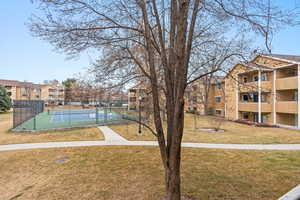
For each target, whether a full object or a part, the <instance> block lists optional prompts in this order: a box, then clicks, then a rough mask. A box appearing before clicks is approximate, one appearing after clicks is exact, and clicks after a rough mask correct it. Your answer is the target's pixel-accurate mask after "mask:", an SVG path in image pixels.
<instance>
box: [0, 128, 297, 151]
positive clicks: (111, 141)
mask: <svg viewBox="0 0 300 200" xmlns="http://www.w3.org/2000/svg"><path fill="white" fill-rule="evenodd" d="M99 129H100V130H101V131H102V132H103V134H104V137H105V140H104V141H75V142H45V143H27V144H8V145H0V151H13V150H25V149H44V148H62V147H86V146H158V143H157V141H128V140H126V139H125V138H123V137H121V136H120V135H119V134H117V133H116V132H114V131H113V130H111V129H110V128H108V127H107V126H101V127H99ZM182 147H191V148H210V149H239V150H300V144H208V143H187V142H183V143H182Z"/></svg>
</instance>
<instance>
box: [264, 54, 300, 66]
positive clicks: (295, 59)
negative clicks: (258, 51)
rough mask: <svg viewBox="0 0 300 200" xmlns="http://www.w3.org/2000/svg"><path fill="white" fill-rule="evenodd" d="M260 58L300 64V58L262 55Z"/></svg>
mask: <svg viewBox="0 0 300 200" xmlns="http://www.w3.org/2000/svg"><path fill="white" fill-rule="evenodd" d="M262 56H265V57H270V58H274V59H279V60H283V61H287V62H296V63H299V64H300V56H296V55H283V54H262Z"/></svg>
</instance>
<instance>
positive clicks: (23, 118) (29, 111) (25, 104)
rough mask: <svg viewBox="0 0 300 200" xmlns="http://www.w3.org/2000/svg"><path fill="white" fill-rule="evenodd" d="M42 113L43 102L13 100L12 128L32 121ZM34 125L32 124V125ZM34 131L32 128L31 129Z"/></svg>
mask: <svg viewBox="0 0 300 200" xmlns="http://www.w3.org/2000/svg"><path fill="white" fill-rule="evenodd" d="M43 112H44V101H39V100H38V101H34V100H14V101H13V128H14V129H15V128H16V127H18V126H20V125H21V124H23V123H25V122H27V121H30V120H31V119H34V118H35V116H37V115H38V114H40V113H43ZM33 125H34V123H33ZM33 129H34V127H33Z"/></svg>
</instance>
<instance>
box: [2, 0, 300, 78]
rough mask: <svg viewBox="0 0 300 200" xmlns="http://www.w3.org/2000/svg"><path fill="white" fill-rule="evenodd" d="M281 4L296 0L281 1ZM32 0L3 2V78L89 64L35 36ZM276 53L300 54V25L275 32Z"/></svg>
mask: <svg viewBox="0 0 300 200" xmlns="http://www.w3.org/2000/svg"><path fill="white" fill-rule="evenodd" d="M278 1H279V2H280V4H285V5H287V4H288V3H287V2H291V3H293V2H295V0H278ZM34 11H35V10H34V5H32V4H31V3H30V0H6V1H3V2H1V4H0V27H1V30H0V79H13V80H26V81H33V82H42V81H43V80H49V79H50V80H51V79H58V80H60V81H61V80H64V79H66V78H68V77H72V76H73V75H74V74H76V73H78V72H84V71H85V68H86V67H87V66H88V65H89V56H88V54H87V53H86V54H84V55H82V56H81V57H80V58H78V59H76V60H66V56H65V55H64V54H58V53H56V52H54V51H53V47H51V46H50V45H49V44H48V43H47V42H45V41H41V40H39V39H37V38H33V37H32V36H31V35H30V33H29V31H28V28H27V27H26V26H25V23H26V22H27V21H28V18H29V16H30V15H31V14H32V13H33V12H34ZM273 53H279V54H291V55H300V27H297V28H289V29H285V30H282V31H281V32H280V33H278V34H277V35H275V38H274V42H273Z"/></svg>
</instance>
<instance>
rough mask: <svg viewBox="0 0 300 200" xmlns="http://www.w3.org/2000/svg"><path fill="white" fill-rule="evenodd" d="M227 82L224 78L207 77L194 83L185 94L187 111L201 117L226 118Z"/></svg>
mask: <svg viewBox="0 0 300 200" xmlns="http://www.w3.org/2000/svg"><path fill="white" fill-rule="evenodd" d="M224 86H225V81H224V79H223V77H222V76H215V77H212V78H211V79H210V80H208V78H207V77H204V78H202V79H199V80H197V81H195V82H194V83H192V84H191V85H190V86H189V87H188V88H187V89H186V94H185V110H186V111H188V112H193V113H196V114H200V115H205V114H208V115H216V116H224V113H225V110H224V109H225V95H224V92H225V90H224V89H225V87H224Z"/></svg>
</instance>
